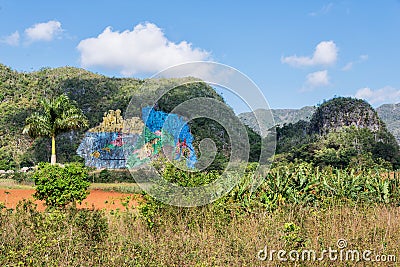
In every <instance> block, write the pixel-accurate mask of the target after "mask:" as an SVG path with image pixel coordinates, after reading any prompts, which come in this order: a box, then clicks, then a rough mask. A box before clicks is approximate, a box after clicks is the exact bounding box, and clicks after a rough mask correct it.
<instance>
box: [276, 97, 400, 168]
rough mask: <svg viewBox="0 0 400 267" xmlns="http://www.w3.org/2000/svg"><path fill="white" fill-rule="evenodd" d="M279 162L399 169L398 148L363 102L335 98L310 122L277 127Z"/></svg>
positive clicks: (324, 105)
mask: <svg viewBox="0 0 400 267" xmlns="http://www.w3.org/2000/svg"><path fill="white" fill-rule="evenodd" d="M277 138H278V143H277V144H278V145H277V154H278V155H279V156H278V158H279V159H280V160H288V161H296V160H301V161H307V162H312V163H315V164H316V165H321V166H327V165H329V166H333V167H339V168H345V167H354V168H360V167H365V168H368V167H372V166H373V165H374V164H378V165H381V166H382V167H386V168H389V169H392V168H394V169H397V168H399V167H400V152H399V145H398V144H397V142H396V139H395V138H394V136H393V135H392V134H391V133H390V132H389V131H388V130H387V127H386V125H385V123H384V122H383V121H382V120H381V119H380V118H379V116H378V114H377V112H376V111H375V110H374V109H373V108H372V107H371V106H370V105H369V104H368V103H367V102H365V101H363V100H360V99H354V98H349V97H337V98H333V99H331V100H329V101H326V102H324V103H323V104H321V105H320V106H319V107H318V108H317V109H316V111H315V112H314V114H313V116H312V117H311V120H310V121H304V120H300V121H298V122H296V123H289V124H284V125H283V126H278V127H277Z"/></svg>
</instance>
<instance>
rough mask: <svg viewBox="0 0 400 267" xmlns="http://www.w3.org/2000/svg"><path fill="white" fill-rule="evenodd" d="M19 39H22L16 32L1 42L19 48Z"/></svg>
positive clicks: (0, 40)
mask: <svg viewBox="0 0 400 267" xmlns="http://www.w3.org/2000/svg"><path fill="white" fill-rule="evenodd" d="M19 38H20V36H19V32H18V31H16V32H14V33H12V34H10V35H8V36H6V37H4V38H2V39H0V42H1V43H5V44H8V45H11V46H17V45H19Z"/></svg>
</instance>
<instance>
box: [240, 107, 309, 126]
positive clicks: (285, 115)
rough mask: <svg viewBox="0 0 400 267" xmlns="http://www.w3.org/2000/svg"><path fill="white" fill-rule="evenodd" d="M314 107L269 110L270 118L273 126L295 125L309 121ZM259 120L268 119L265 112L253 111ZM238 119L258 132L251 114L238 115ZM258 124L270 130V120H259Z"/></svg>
mask: <svg viewBox="0 0 400 267" xmlns="http://www.w3.org/2000/svg"><path fill="white" fill-rule="evenodd" d="M315 109H316V107H314V106H306V107H303V108H301V109H271V113H272V116H273V118H274V122H275V125H280V126H283V125H284V124H289V123H295V122H298V121H299V120H305V121H309V120H310V119H311V116H312V114H313V113H314V111H315ZM255 113H256V114H257V115H260V117H261V118H268V116H267V115H266V114H269V112H268V111H266V110H261V109H257V110H256V111H255ZM238 117H239V119H240V120H241V121H242V122H243V123H244V124H246V125H248V126H250V127H251V128H252V129H254V130H255V131H257V132H258V131H259V129H258V127H257V126H256V117H255V116H254V114H253V112H244V113H241V114H239V115H238ZM260 123H261V124H262V126H264V127H266V128H271V127H272V126H274V125H272V124H271V120H264V121H263V120H261V121H260Z"/></svg>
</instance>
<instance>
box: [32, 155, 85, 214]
mask: <svg viewBox="0 0 400 267" xmlns="http://www.w3.org/2000/svg"><path fill="white" fill-rule="evenodd" d="M87 179H88V169H87V168H85V167H84V166H83V165H82V164H80V163H70V164H67V165H65V167H61V166H59V165H51V164H49V163H40V164H39V166H38V170H37V171H36V172H35V173H34V175H33V180H34V182H35V185H36V193H35V194H34V197H35V198H36V199H38V200H44V201H45V202H46V205H47V206H48V207H61V208H63V207H65V206H66V205H68V204H69V203H72V202H73V203H75V202H76V201H77V202H78V203H81V202H82V200H84V199H85V198H86V197H87V195H88V191H87V189H88V187H89V185H90V183H89V182H88V181H87Z"/></svg>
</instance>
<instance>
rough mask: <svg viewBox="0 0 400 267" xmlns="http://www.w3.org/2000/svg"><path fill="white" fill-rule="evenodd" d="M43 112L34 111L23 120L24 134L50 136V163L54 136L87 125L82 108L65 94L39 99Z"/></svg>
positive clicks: (54, 159) (54, 145) (53, 148)
mask: <svg viewBox="0 0 400 267" xmlns="http://www.w3.org/2000/svg"><path fill="white" fill-rule="evenodd" d="M40 104H41V106H42V109H43V112H42V113H38V112H35V113H33V114H32V115H31V116H29V117H28V118H27V119H26V121H25V127H24V130H23V133H24V134H28V135H29V136H30V137H32V138H37V137H44V136H47V137H51V141H52V142H51V164H55V163H56V136H57V135H58V134H60V133H63V132H68V131H71V130H73V129H79V128H85V127H88V126H89V122H88V119H87V118H86V116H85V115H84V114H83V112H82V110H80V109H79V108H78V107H76V104H75V102H73V101H71V100H70V99H69V97H68V96H67V95H65V94H62V95H60V96H59V97H57V98H55V99H52V100H48V99H41V100H40Z"/></svg>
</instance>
